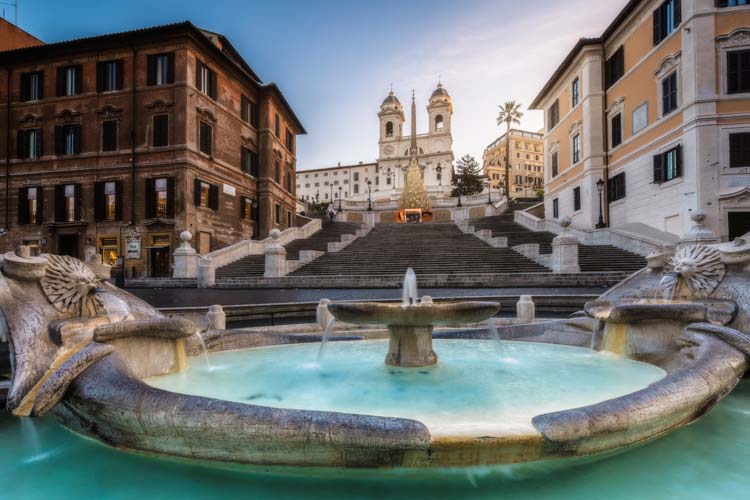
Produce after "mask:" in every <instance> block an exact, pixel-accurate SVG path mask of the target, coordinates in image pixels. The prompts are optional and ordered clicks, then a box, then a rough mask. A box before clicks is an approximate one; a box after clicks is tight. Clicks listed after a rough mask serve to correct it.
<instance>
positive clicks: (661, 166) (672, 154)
mask: <svg viewBox="0 0 750 500" xmlns="http://www.w3.org/2000/svg"><path fill="white" fill-rule="evenodd" d="M678 177H682V146H677V147H675V148H672V149H670V150H669V151H666V152H664V153H661V154H658V155H656V156H654V183H656V184H661V183H662V182H668V181H671V180H672V179H676V178H678Z"/></svg>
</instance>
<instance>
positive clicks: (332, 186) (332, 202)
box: [331, 184, 333, 205]
mask: <svg viewBox="0 0 750 500" xmlns="http://www.w3.org/2000/svg"><path fill="white" fill-rule="evenodd" d="M331 205H333V184H331Z"/></svg>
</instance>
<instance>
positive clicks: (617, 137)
mask: <svg viewBox="0 0 750 500" xmlns="http://www.w3.org/2000/svg"><path fill="white" fill-rule="evenodd" d="M620 144H622V114H617V115H615V116H613V117H612V147H613V148H616V147H617V146H619V145H620Z"/></svg>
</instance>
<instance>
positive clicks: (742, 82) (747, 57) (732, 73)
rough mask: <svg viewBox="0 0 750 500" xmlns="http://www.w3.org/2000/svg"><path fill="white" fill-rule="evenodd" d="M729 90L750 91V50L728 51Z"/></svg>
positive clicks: (733, 91)
mask: <svg viewBox="0 0 750 500" xmlns="http://www.w3.org/2000/svg"><path fill="white" fill-rule="evenodd" d="M727 92H728V93H730V94H740V93H744V92H750V50H734V51H731V52H727Z"/></svg>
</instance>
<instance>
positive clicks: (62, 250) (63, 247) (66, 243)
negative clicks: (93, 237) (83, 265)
mask: <svg viewBox="0 0 750 500" xmlns="http://www.w3.org/2000/svg"><path fill="white" fill-rule="evenodd" d="M57 253H58V254H59V255H69V256H71V257H75V258H76V259H77V258H79V253H78V235H77V234H61V235H59V236H58V237H57Z"/></svg>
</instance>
